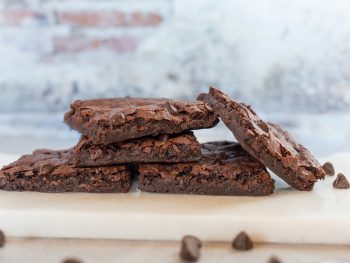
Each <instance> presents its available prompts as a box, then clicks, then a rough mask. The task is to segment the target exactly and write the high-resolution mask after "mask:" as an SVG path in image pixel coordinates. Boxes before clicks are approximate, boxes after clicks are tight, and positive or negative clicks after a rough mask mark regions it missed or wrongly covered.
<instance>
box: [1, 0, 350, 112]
mask: <svg viewBox="0 0 350 263" xmlns="http://www.w3.org/2000/svg"><path fill="white" fill-rule="evenodd" d="M3 2H4V1H3ZM8 2H18V3H17V4H16V5H15V6H12V5H4V4H3V7H2V10H3V12H2V15H1V18H2V19H1V23H2V26H1V27H0V56H1V59H0V72H1V74H0V94H1V96H0V111H9V112H12V111H15V110H22V111H24V110H25V111H27V110H40V111H41V110H52V111H62V110H64V109H66V108H67V105H68V103H69V101H71V100H72V99H75V98H82V97H96V96H125V95H134V96H167V97H179V98H180V97H181V98H183V97H188V98H195V97H196V95H197V94H198V93H199V92H200V91H201V90H206V88H207V86H208V85H215V86H218V87H220V88H222V89H224V90H226V91H227V92H229V93H230V94H231V95H233V96H235V97H237V98H239V99H241V100H245V101H247V102H249V103H252V104H254V105H256V106H258V107H259V108H260V109H261V110H264V111H269V110H278V111H287V112H293V111H294V110H298V111H318V112H320V111H321V112H322V111H328V110H333V109H338V110H346V109H348V107H347V106H349V104H350V87H349V84H350V63H349V61H350V48H349V44H348V43H349V42H350V16H349V15H348V14H349V13H350V1H346V0H334V1H331V0H327V1H326V0H323V1H322V0H308V1H302V0H295V1H282V0H265V1H258V0H256V1H253V0H248V1H239V0H220V1H215V0H191V1H186V0H174V1H170V0H155V1H146V0H135V1H125V0H116V1H111V0H102V1H97V0H79V1H69V0H47V1H39V0H37V1H29V0H27V1H8ZM23 3H25V5H23ZM111 9H113V10H119V11H120V10H122V11H123V12H125V13H126V14H130V13H132V12H134V11H135V10H136V11H140V12H144V13H150V12H151V13H153V14H159V16H160V17H161V18H162V19H161V22H160V23H159V24H155V25H153V24H152V25H151V26H150V25H142V24H141V25H137V26H127V27H125V26H121V25H114V24H108V21H107V22H104V24H103V26H100V25H98V24H96V25H92V26H91V25H85V24H84V23H82V24H80V25H78V26H76V25H75V26H74V25H72V23H71V21H64V20H63V21H61V20H59V19H58V20H57V12H60V11H62V10H63V11H67V10H68V11H71V10H74V11H81V10H82V11H84V10H90V11H92V12H101V10H102V11H103V10H111ZM11 10H27V11H28V10H29V11H30V12H28V13H29V15H28V14H27V17H25V18H23V17H22V18H21V19H19V18H18V17H17V20H18V21H17V22H16V21H15V22H13V21H12V20H10V21H9V19H8V16H7V18H6V14H7V13H8V12H10V11H11ZM32 13H34V15H33V14H32ZM31 14H32V15H31ZM38 14H39V15H38ZM22 16H23V15H22ZM85 22H86V21H85ZM146 22H147V21H146ZM106 23H107V24H106ZM57 38H59V39H60V40H62V39H63V40H64V41H65V42H64V43H63V48H62V44H60V45H61V46H59V47H57ZM77 38H78V43H76V42H75V41H77ZM86 38H87V40H86V42H88V41H90V40H91V39H93V40H94V39H98V41H100V42H99V43H100V44H99V45H98V46H97V47H95V46H93V44H92V46H88V48H86V47H84V43H85V42H84V41H81V39H83V40H84V39H86ZM106 39H107V40H108V39H113V41H112V40H108V41H109V42H108V41H107V40H106ZM115 39H117V40H115ZM120 39H122V40H123V39H124V40H125V39H129V40H130V41H129V40H127V41H126V44H124V46H123V47H125V48H124V49H122V50H120V49H118V46H117V48H115V47H114V46H113V44H115V43H117V44H115V45H120V44H118V43H119V42H118V41H120ZM124 40H123V41H124ZM55 41H56V42H55ZM59 43H62V42H59ZM89 43H90V42H89ZM101 43H102V44H101ZM111 43H112V44H111ZM123 43H125V42H123ZM74 45H78V49H77V50H73V51H72V50H71V49H72V46H73V49H74V47H75V46H74ZM79 45H83V48H81V46H79ZM79 48H80V49H79Z"/></svg>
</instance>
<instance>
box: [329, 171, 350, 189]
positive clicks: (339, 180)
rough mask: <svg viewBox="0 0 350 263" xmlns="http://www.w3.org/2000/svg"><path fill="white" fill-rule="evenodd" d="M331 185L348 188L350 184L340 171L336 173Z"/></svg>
mask: <svg viewBox="0 0 350 263" xmlns="http://www.w3.org/2000/svg"><path fill="white" fill-rule="evenodd" d="M333 187H334V188H338V189H349V188H350V184H349V181H348V179H346V177H345V175H344V174H342V173H339V174H338V175H337V178H336V179H335V180H334V182H333Z"/></svg>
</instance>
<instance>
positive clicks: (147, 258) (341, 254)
mask: <svg viewBox="0 0 350 263" xmlns="http://www.w3.org/2000/svg"><path fill="white" fill-rule="evenodd" d="M179 249H180V242H179V241H172V242H169V241H167V242H165V241H130V240H86V239H85V240H81V239H78V240H77V239H75V240H74V239H17V238H11V239H10V240H9V241H8V242H7V243H6V246H5V247H4V248H2V249H0V262H1V263H19V262H26V263H47V262H52V263H59V262H62V260H63V259H65V258H76V259H80V260H81V261H82V262H84V263H101V262H103V263H112V262H113V263H115V262H118V263H123V262H125V263H131V262H152V263H165V262H166V263H180V262H183V261H181V260H180V258H179V256H178V253H179ZM271 256H276V257H278V258H279V259H280V260H281V261H282V262H283V263H298V262H300V263H315V262H317V263H336V262H337V263H345V262H349V261H350V246H321V245H295V244H294V245H289V244H261V243H260V244H255V247H254V249H253V250H251V251H248V252H239V251H235V250H233V249H232V248H231V244H230V243H229V242H216V243H214V242H205V243H204V244H203V247H202V249H201V257H200V260H199V261H198V262H200V263H209V262H220V263H231V262H244V263H257V262H268V259H269V258H270V257H271ZM24 259H25V261H24Z"/></svg>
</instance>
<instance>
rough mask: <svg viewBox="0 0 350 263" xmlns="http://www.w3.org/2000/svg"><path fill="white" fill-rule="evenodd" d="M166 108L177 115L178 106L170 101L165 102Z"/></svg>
mask: <svg viewBox="0 0 350 263" xmlns="http://www.w3.org/2000/svg"><path fill="white" fill-rule="evenodd" d="M165 108H166V109H167V111H168V112H169V113H170V114H171V115H176V114H177V113H178V111H177V108H176V107H175V106H174V105H172V104H171V103H170V102H169V101H167V102H166V103H165Z"/></svg>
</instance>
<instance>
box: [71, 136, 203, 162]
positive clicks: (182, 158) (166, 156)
mask: <svg viewBox="0 0 350 263" xmlns="http://www.w3.org/2000/svg"><path fill="white" fill-rule="evenodd" d="M200 158H201V146H200V144H199V143H198V142H197V140H196V137H195V136H194V135H193V133H192V132H187V133H183V134H174V135H165V134H162V135H158V136H156V137H144V138H139V139H134V140H128V141H124V142H117V143H111V144H107V145H104V144H94V143H93V142H92V141H91V140H89V139H88V137H87V136H82V138H81V139H80V141H79V143H78V145H77V146H75V147H74V158H73V160H74V165H76V166H79V167H86V166H90V167H91V166H104V165H114V164H123V163H147V162H152V163H155V162H192V161H197V160H199V159H200Z"/></svg>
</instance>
